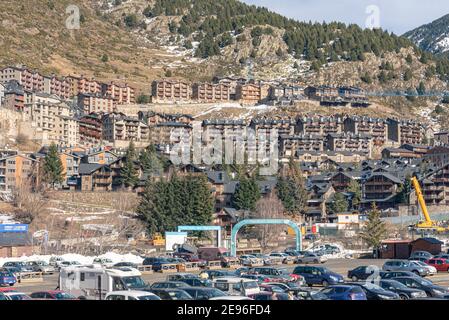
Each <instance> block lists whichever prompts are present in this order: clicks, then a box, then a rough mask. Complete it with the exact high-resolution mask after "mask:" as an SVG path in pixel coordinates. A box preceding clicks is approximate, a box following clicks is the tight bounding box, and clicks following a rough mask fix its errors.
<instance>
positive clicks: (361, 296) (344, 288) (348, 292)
mask: <svg viewBox="0 0 449 320" xmlns="http://www.w3.org/2000/svg"><path fill="white" fill-rule="evenodd" d="M320 293H321V294H324V295H325V296H326V297H328V298H329V299H330V300H367V299H366V295H365V292H364V291H363V290H362V289H361V288H360V286H351V285H332V286H329V287H327V288H324V289H323V290H321V291H320Z"/></svg>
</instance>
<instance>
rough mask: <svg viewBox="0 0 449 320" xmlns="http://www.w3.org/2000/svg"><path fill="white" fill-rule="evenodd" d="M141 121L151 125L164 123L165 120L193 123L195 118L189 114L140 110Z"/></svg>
mask: <svg viewBox="0 0 449 320" xmlns="http://www.w3.org/2000/svg"><path fill="white" fill-rule="evenodd" d="M137 116H138V118H139V120H140V121H143V122H144V123H146V124H148V125H149V126H152V125H155V124H158V123H163V122H181V123H185V124H191V123H192V122H193V120H194V118H193V117H192V116H191V115H188V114H181V113H175V114H167V113H157V112H153V111H139V113H138V114H137Z"/></svg>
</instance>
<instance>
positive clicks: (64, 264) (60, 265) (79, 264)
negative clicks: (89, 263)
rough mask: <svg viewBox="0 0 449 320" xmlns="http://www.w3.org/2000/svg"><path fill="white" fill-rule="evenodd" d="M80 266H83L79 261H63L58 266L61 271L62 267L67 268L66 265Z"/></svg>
mask: <svg viewBox="0 0 449 320" xmlns="http://www.w3.org/2000/svg"><path fill="white" fill-rule="evenodd" d="M76 266H78V267H80V266H82V264H81V263H79V262H78V261H61V262H58V264H57V268H58V269H59V271H61V268H65V267H76Z"/></svg>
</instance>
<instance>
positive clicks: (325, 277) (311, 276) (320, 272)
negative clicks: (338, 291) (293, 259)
mask: <svg viewBox="0 0 449 320" xmlns="http://www.w3.org/2000/svg"><path fill="white" fill-rule="evenodd" d="M293 274H297V275H300V276H303V277H304V279H305V281H306V284H307V285H308V286H310V287H311V286H313V285H322V286H325V287H327V286H328V285H336V284H340V283H343V281H344V279H343V277H342V276H341V275H339V274H338V273H335V272H332V271H330V270H329V269H327V268H325V267H315V266H310V267H309V266H297V267H295V269H294V270H293Z"/></svg>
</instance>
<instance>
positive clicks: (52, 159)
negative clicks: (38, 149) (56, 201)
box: [43, 143, 64, 189]
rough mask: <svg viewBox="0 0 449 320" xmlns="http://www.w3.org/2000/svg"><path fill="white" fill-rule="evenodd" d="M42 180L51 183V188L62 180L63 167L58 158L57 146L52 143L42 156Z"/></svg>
mask: <svg viewBox="0 0 449 320" xmlns="http://www.w3.org/2000/svg"><path fill="white" fill-rule="evenodd" d="M43 173H44V181H45V182H46V183H49V184H51V185H52V187H53V189H54V188H55V186H56V184H58V183H62V182H63V181H64V167H63V164H62V161H61V158H59V154H58V147H57V146H56V145H55V144H54V143H52V144H51V145H50V148H49V149H48V152H47V154H46V155H45V158H44V165H43Z"/></svg>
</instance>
